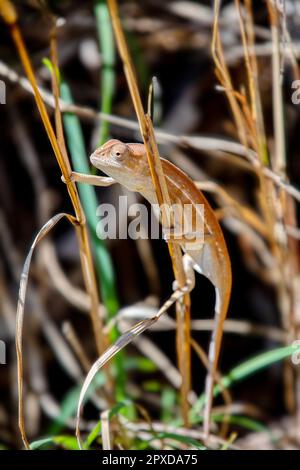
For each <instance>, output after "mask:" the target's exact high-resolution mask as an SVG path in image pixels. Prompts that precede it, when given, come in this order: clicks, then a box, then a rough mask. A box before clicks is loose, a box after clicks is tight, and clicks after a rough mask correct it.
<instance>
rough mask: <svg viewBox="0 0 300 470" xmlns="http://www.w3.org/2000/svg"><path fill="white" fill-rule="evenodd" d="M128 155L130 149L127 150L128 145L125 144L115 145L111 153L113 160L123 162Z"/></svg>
mask: <svg viewBox="0 0 300 470" xmlns="http://www.w3.org/2000/svg"><path fill="white" fill-rule="evenodd" d="M127 153H128V149H127V145H125V144H117V145H114V146H113V148H112V149H111V152H110V154H111V156H112V157H113V158H116V159H117V160H121V159H123V158H125V157H126V155H127Z"/></svg>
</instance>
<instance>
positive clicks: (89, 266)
mask: <svg viewBox="0 0 300 470" xmlns="http://www.w3.org/2000/svg"><path fill="white" fill-rule="evenodd" d="M0 12H1V14H2V16H3V17H4V19H5V21H6V22H7V23H8V24H9V26H10V32H11V36H12V38H13V41H14V43H15V46H16V48H17V51H18V54H19V56H20V59H21V62H22V65H23V67H24V70H25V73H26V75H27V78H28V80H29V82H30V84H31V86H32V89H33V92H34V97H35V101H36V104H37V107H38V110H39V112H40V115H41V118H42V121H43V124H44V127H45V130H46V132H47V135H48V138H49V140H50V142H51V145H52V148H53V151H54V154H55V156H56V159H57V162H58V164H59V167H60V169H61V172H62V175H63V177H64V179H65V181H66V185H67V190H68V193H69V196H70V199H71V202H72V205H73V208H74V211H75V215H76V221H75V227H76V234H77V238H78V241H79V249H80V258H81V265H82V271H83V277H84V281H85V285H86V289H87V292H88V294H89V296H90V298H91V320H92V325H93V330H94V335H95V340H96V345H97V350H98V353H99V354H101V353H102V351H103V349H104V347H105V345H104V336H103V332H102V320H101V318H100V317H99V315H98V306H99V296H98V286H97V281H96V276H95V272H94V267H93V261H92V254H91V249H90V243H89V236H88V231H87V227H86V223H85V216H84V213H83V210H82V207H81V204H80V200H79V196H78V193H77V189H76V186H75V184H74V183H73V182H72V181H71V180H70V177H69V175H70V172H71V167H70V163H69V160H68V157H67V154H66V152H64V151H62V149H63V144H62V138H63V135H62V128H60V125H59V122H60V119H61V118H60V111H59V106H58V86H57V83H55V79H54V91H55V90H56V93H55V99H56V123H57V127H58V129H59V134H60V138H59V139H57V138H56V136H55V133H54V130H53V127H52V125H51V122H50V119H49V116H48V113H47V110H46V107H45V104H44V102H43V100H42V98H41V95H40V92H39V89H38V87H37V84H36V80H35V76H34V72H33V69H32V66H31V62H30V59H29V56H28V53H27V50H26V47H25V44H24V41H23V38H22V34H21V32H20V29H19V27H18V16H17V13H16V10H15V9H14V7H13V5H12V4H11V2H9V1H5V2H1V4H0ZM52 46H53V43H52ZM52 52H53V58H54V61H56V54H55V49H53V47H52ZM54 75H55V74H54ZM63 150H64V149H63ZM22 293H23V287H22V285H21V288H20V298H21V294H22ZM21 304H22V306H24V299H22V302H21ZM17 321H18V320H17ZM19 323H20V324H19V328H18V329H19V331H20V332H22V326H23V318H22V320H20V318H19ZM17 357H18V389H19V426H20V430H21V434H22V438H23V442H24V445H25V447H26V448H27V449H28V448H29V443H28V439H27V437H26V432H25V424H24V413H23V365H22V339H20V338H19V340H17Z"/></svg>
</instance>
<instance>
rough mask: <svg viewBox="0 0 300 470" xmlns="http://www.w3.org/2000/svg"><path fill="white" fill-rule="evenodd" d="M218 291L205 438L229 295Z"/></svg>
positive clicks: (208, 424) (204, 420) (210, 349)
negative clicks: (223, 294)
mask: <svg viewBox="0 0 300 470" xmlns="http://www.w3.org/2000/svg"><path fill="white" fill-rule="evenodd" d="M215 292H216V303H215V317H214V328H213V330H212V337H211V340H210V345H209V352H208V360H209V367H208V373H207V376H206V381H205V408H204V416H203V427H204V435H205V438H208V436H209V429H210V419H211V409H212V403H213V391H214V384H215V381H216V377H215V376H216V371H217V365H218V359H219V354H220V349H221V343H222V336H223V323H224V320H225V318H226V314H227V310H228V304H229V296H226V295H225V296H221V295H220V291H219V289H218V288H216V289H215Z"/></svg>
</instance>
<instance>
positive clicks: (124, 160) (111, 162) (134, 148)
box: [90, 139, 150, 191]
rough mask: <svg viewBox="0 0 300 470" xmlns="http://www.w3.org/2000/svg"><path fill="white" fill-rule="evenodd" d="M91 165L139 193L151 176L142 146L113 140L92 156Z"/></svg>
mask: <svg viewBox="0 0 300 470" xmlns="http://www.w3.org/2000/svg"><path fill="white" fill-rule="evenodd" d="M90 160H91V163H92V164H93V165H94V166H95V167H96V168H98V169H99V170H101V171H103V172H104V173H105V174H107V175H108V176H111V177H113V178H114V179H115V180H116V181H118V182H119V183H121V184H122V185H123V186H126V187H128V188H129V189H131V190H133V191H139V190H140V188H141V186H143V183H144V179H145V178H148V177H149V175H150V172H149V167H148V162H147V157H146V154H145V150H144V146H143V145H142V144H124V143H123V142H121V141H120V140H116V139H111V140H109V141H108V142H106V143H105V144H104V145H102V146H101V147H99V148H98V149H96V150H95V152H94V153H92V155H91V156H90Z"/></svg>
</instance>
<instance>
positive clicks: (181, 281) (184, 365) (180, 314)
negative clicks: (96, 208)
mask: <svg viewBox="0 0 300 470" xmlns="http://www.w3.org/2000/svg"><path fill="white" fill-rule="evenodd" d="M107 4H108V7H109V11H110V15H111V19H112V24H113V28H114V33H115V37H116V41H117V45H118V49H119V53H120V56H121V59H122V62H123V67H124V72H125V75H126V79H127V83H128V87H129V90H130V94H131V98H132V101H133V104H134V108H135V111H136V115H137V118H138V121H139V126H140V131H141V134H142V138H143V141H144V145H145V149H146V152H147V157H148V162H149V168H150V172H151V176H152V181H153V185H154V188H155V191H156V195H157V200H158V203H159V205H160V206H161V207H162V208H164V204H168V205H170V198H169V195H168V189H167V186H166V182H165V177H164V173H163V170H162V165H161V161H160V158H159V152H158V148H157V143H156V139H155V135H154V131H153V125H152V121H151V119H150V117H149V116H148V115H145V113H144V109H143V105H142V101H141V98H140V94H139V90H138V85H137V81H136V77H135V73H134V68H133V65H132V61H131V57H130V54H129V51H128V47H127V44H126V40H125V36H124V33H123V29H122V25H121V21H120V17H119V11H118V4H117V2H116V1H115V0H108V1H107ZM167 220H168V218H167V216H166V214H165V213H164V210H162V223H163V225H165V226H167ZM168 247H169V252H170V256H171V260H172V266H173V270H174V274H175V277H176V280H177V282H178V286H179V287H181V288H182V287H184V286H185V284H186V277H185V272H184V269H183V265H182V254H181V250H180V247H178V246H176V245H175V244H172V242H169V243H168ZM176 312H177V326H178V328H177V352H178V364H179V370H180V372H181V375H182V387H181V401H182V415H183V420H184V422H185V424H186V425H188V409H189V404H188V392H189V390H190V383H191V372H190V365H191V360H190V297H189V294H186V295H185V297H184V302H183V303H177V305H176Z"/></svg>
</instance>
